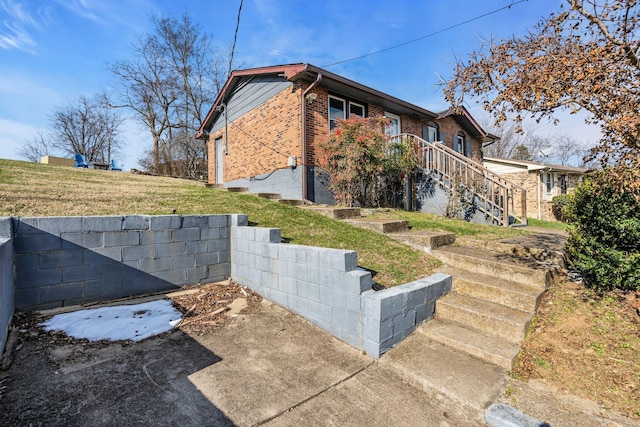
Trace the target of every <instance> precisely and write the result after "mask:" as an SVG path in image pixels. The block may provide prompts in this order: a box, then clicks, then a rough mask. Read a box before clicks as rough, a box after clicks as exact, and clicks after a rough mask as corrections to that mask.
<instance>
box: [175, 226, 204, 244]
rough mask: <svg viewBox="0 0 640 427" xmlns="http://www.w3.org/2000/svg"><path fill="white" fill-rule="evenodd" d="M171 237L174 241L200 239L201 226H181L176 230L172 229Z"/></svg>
mask: <svg viewBox="0 0 640 427" xmlns="http://www.w3.org/2000/svg"><path fill="white" fill-rule="evenodd" d="M171 239H173V241H174V242H187V241H196V240H200V229H199V228H179V229H176V230H172V232H171Z"/></svg>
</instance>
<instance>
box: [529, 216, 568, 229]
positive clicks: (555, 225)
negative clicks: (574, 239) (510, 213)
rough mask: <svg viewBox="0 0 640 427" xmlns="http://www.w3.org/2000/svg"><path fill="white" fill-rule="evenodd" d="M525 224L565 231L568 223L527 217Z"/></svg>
mask: <svg viewBox="0 0 640 427" xmlns="http://www.w3.org/2000/svg"><path fill="white" fill-rule="evenodd" d="M527 224H528V225H530V226H531V227H541V228H548V229H551V230H561V231H567V228H568V227H569V225H568V224H567V223H564V222H560V221H545V220H543V219H534V218H528V219H527Z"/></svg>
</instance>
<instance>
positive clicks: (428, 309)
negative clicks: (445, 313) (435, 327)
mask: <svg viewBox="0 0 640 427" xmlns="http://www.w3.org/2000/svg"><path fill="white" fill-rule="evenodd" d="M435 307H436V303H435V301H429V302H427V303H425V304H422V305H419V306H417V307H416V324H417V325H419V324H420V323H422V322H424V321H425V320H428V319H431V318H432V317H433V314H434V313H435Z"/></svg>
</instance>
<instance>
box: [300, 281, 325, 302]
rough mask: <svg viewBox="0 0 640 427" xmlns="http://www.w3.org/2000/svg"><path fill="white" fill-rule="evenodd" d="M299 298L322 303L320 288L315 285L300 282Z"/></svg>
mask: <svg viewBox="0 0 640 427" xmlns="http://www.w3.org/2000/svg"><path fill="white" fill-rule="evenodd" d="M298 296H301V297H302V298H306V299H308V300H310V301H314V302H320V287H319V286H318V285H315V284H313V283H309V282H305V281H302V280H301V281H298Z"/></svg>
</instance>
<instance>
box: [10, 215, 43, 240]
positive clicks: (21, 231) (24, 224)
mask: <svg viewBox="0 0 640 427" xmlns="http://www.w3.org/2000/svg"><path fill="white" fill-rule="evenodd" d="M11 223H12V225H13V237H18V236H21V235H25V234H40V233H42V230H40V229H39V228H38V218H37V217H20V218H13V220H12V221H11Z"/></svg>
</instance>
